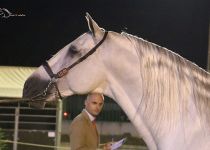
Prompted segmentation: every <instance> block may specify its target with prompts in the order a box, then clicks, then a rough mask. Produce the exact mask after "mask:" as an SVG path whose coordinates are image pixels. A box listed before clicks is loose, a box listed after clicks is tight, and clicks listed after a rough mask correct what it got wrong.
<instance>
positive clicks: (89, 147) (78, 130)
mask: <svg viewBox="0 0 210 150" xmlns="http://www.w3.org/2000/svg"><path fill="white" fill-rule="evenodd" d="M103 105H104V96H103V95H102V94H99V93H91V94H89V95H88V96H87V98H86V100H85V109H83V111H82V112H81V113H80V114H79V115H78V116H77V117H76V118H75V119H74V120H73V121H72V123H71V125H70V146H71V150H96V149H97V148H98V147H99V143H100V136H99V134H98V130H97V128H96V124H95V119H96V117H97V116H98V114H99V113H100V112H101V110H102V108H103ZM110 146H111V143H107V144H105V146H104V147H103V149H104V150H110Z"/></svg>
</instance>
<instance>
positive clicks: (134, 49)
mask: <svg viewBox="0 0 210 150" xmlns="http://www.w3.org/2000/svg"><path fill="white" fill-rule="evenodd" d="M86 18H87V21H88V25H89V29H90V31H89V32H87V33H84V34H83V35H81V36H80V37H78V38H77V39H76V40H74V41H73V42H71V43H70V44H68V45H67V46H65V47H64V48H63V49H61V50H60V51H59V52H58V53H57V54H56V55H55V56H54V57H53V58H51V59H50V60H49V61H48V63H49V65H50V67H51V68H52V70H53V72H54V73H56V72H58V71H60V70H61V69H63V68H64V67H67V66H69V65H71V64H73V63H74V62H75V61H76V60H78V59H79V58H80V57H81V56H84V55H85V54H86V53H87V52H88V51H89V50H90V49H91V48H93V47H94V46H95V45H96V44H97V43H98V42H99V41H100V40H101V39H102V37H103V35H104V30H103V29H101V28H99V26H98V25H97V24H96V22H95V21H94V20H93V19H92V18H91V17H90V16H89V15H88V14H87V16H86ZM209 78H210V76H209V74H208V73H207V72H206V71H204V70H203V69H201V68H199V67H198V66H197V65H195V64H194V63H192V62H190V61H188V60H186V59H184V58H182V57H181V56H179V55H177V54H175V53H173V52H171V51H169V50H168V49H166V48H163V47H160V46H158V45H156V44H154V43H150V42H148V41H145V40H143V39H141V38H138V37H135V36H132V35H129V34H127V33H121V34H119V33H116V32H111V31H109V33H108V36H107V38H106V39H105V41H104V42H103V43H102V44H101V45H100V47H99V48H98V49H97V50H96V52H94V53H93V54H92V55H90V56H89V57H88V58H87V59H85V60H84V61H83V62H81V63H79V64H77V65H76V66H75V67H74V68H72V69H71V70H70V71H69V73H68V74H67V75H66V76H64V77H62V78H60V79H57V81H56V82H57V84H58V88H59V90H60V92H61V95H62V96H63V97H65V96H70V95H73V94H84V93H88V92H100V93H103V94H105V95H107V96H109V97H111V98H112V99H114V100H115V101H116V102H117V103H118V104H119V105H120V106H121V108H122V109H123V110H124V111H125V113H126V114H127V116H128V117H129V119H130V120H131V122H132V123H133V124H134V126H135V127H136V129H137V131H138V132H139V134H140V135H141V136H142V138H143V139H144V141H145V142H146V144H147V146H148V148H149V149H151V150H201V149H202V150H209V149H210V100H209V98H210V93H209V91H210V80H209ZM49 82H50V77H49V75H48V74H47V73H46V71H45V70H44V68H43V66H40V67H39V68H38V69H37V70H36V71H35V72H34V73H33V74H32V75H31V76H30V77H29V79H27V81H26V83H25V86H24V91H23V97H26V98H32V97H35V96H36V95H37V94H40V93H42V92H43V91H44V90H46V86H47V85H48V84H49ZM54 92H55V88H53V87H50V88H48V89H47V95H46V99H47V100H48V101H52V100H55V99H56V98H57V97H56V95H55V94H54Z"/></svg>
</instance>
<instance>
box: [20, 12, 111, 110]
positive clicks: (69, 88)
mask: <svg viewBox="0 0 210 150" xmlns="http://www.w3.org/2000/svg"><path fill="white" fill-rule="evenodd" d="M86 19H87V22H88V26H89V29H90V31H89V32H86V33H84V34H82V35H81V36H80V37H78V38H77V39H76V40H74V41H73V42H71V43H69V44H68V45H66V46H65V47H64V48H62V49H61V50H60V51H59V52H58V53H57V54H56V55H54V56H53V57H52V58H51V59H50V60H48V61H47V63H45V65H41V66H40V67H39V68H38V69H37V70H36V71H35V72H34V73H33V74H32V75H31V76H30V77H29V78H28V79H27V80H26V82H25V85H24V89H23V98H30V99H34V101H36V100H38V99H41V100H42V99H44V100H46V101H53V100H55V99H57V98H58V97H59V95H61V96H62V97H65V96H70V95H73V94H84V93H88V92H102V90H103V89H102V88H103V85H104V84H105V81H106V79H105V71H104V69H103V68H104V66H103V63H102V61H103V59H102V58H101V56H100V51H101V49H102V48H103V47H104V45H106V40H107V34H106V33H107V32H105V31H104V30H103V29H102V28H100V27H99V26H98V25H97V23H96V22H95V21H94V20H93V19H92V18H91V16H90V15H89V14H87V15H86ZM64 68H65V69H64ZM63 69H64V70H63ZM36 104H37V103H36ZM43 106H44V102H43V101H40V105H37V107H43Z"/></svg>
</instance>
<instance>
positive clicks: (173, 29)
mask: <svg viewBox="0 0 210 150" xmlns="http://www.w3.org/2000/svg"><path fill="white" fill-rule="evenodd" d="M0 8H6V9H8V10H9V11H10V12H12V13H14V14H25V15H26V16H24V17H18V16H14V17H9V18H2V17H1V16H0V65H1V66H2V65H8V66H39V65H41V64H42V62H44V61H45V60H46V59H49V58H50V57H51V56H52V55H53V54H55V53H56V52H57V51H58V50H59V49H61V48H62V47H64V46H65V45H66V44H68V43H69V42H71V41H72V40H74V39H75V38H76V37H78V36H79V35H81V34H82V33H83V32H86V31H88V27H87V23H86V19H85V12H89V13H90V14H91V16H92V17H93V18H94V19H95V21H96V22H97V23H98V24H99V25H100V26H101V27H103V28H105V29H106V30H112V31H116V32H121V31H126V32H128V33H130V34H134V35H137V36H139V37H141V38H144V39H146V40H148V41H151V42H153V43H156V44H158V45H161V46H163V47H166V48H168V49H170V50H172V51H174V52H176V53H178V54H180V55H181V56H183V57H185V58H187V59H188V60H191V61H193V62H195V63H196V64H198V65H199V66H200V67H202V68H204V69H205V68H206V65H207V51H208V26H209V14H210V13H209V9H210V5H209V0H75V1H72V0H63V1H52V0H42V1H38V0H33V1H32V0H31V1H29V0H20V1H12V0H1V1H0Z"/></svg>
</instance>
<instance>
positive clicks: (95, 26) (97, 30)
mask: <svg viewBox="0 0 210 150" xmlns="http://www.w3.org/2000/svg"><path fill="white" fill-rule="evenodd" d="M85 17H86V19H87V22H88V27H89V30H90V31H91V32H92V33H93V35H94V36H97V34H101V32H102V31H101V28H100V27H99V26H98V24H97V23H96V22H95V21H94V20H93V19H92V17H91V16H90V15H89V13H86V16H85Z"/></svg>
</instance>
